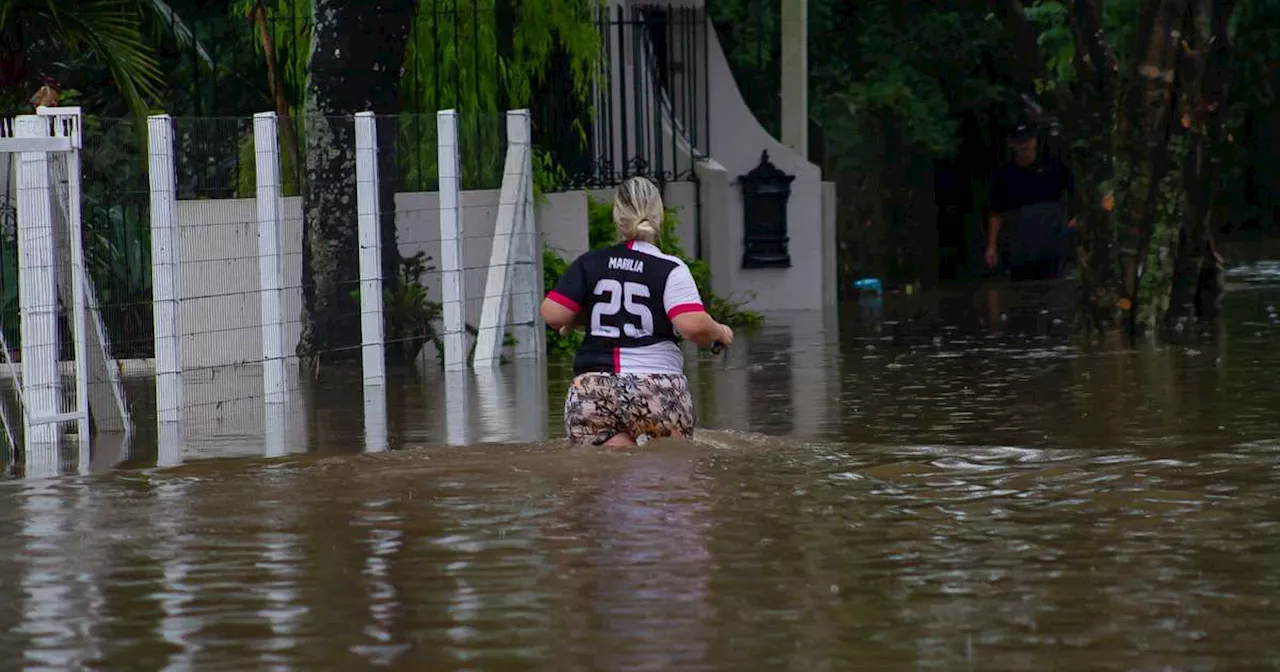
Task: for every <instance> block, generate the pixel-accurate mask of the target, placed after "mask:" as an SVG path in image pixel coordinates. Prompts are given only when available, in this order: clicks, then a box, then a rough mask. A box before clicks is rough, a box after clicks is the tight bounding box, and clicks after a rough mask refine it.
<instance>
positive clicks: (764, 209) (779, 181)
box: [738, 151, 796, 268]
mask: <svg viewBox="0 0 1280 672" xmlns="http://www.w3.org/2000/svg"><path fill="white" fill-rule="evenodd" d="M795 179H796V176H795V175H788V174H786V173H784V172H782V171H781V170H778V167H777V166H775V165H773V164H772V163H770V162H769V152H768V151H763V152H761V153H760V165H758V166H756V167H755V168H753V169H752V170H751V172H749V173H747V174H746V175H739V176H738V185H739V186H740V187H742V231H743V252H742V267H743V268H790V267H791V254H790V253H788V252H787V242H788V241H789V240H790V238H788V237H787V201H789V200H790V199H791V182H792V181H794V180H795Z"/></svg>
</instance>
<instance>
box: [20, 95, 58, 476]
mask: <svg viewBox="0 0 1280 672" xmlns="http://www.w3.org/2000/svg"><path fill="white" fill-rule="evenodd" d="M47 124H48V122H47V121H46V120H44V119H41V118H40V117H38V116H35V115H23V116H20V117H18V118H17V120H16V123H15V129H14V130H15V132H16V133H15V134H16V136H17V137H19V138H44V137H49V133H48V127H47ZM57 253H58V247H57V238H56V236H55V235H54V229H53V201H52V200H51V192H50V185H49V155H48V153H46V152H43V151H37V152H23V153H22V154H21V155H20V156H19V159H18V286H19V296H18V303H19V310H20V315H21V319H20V323H21V334H22V395H23V401H24V402H25V403H26V420H25V422H26V442H27V446H28V448H32V447H34V446H37V445H41V444H52V443H54V442H56V441H57V437H58V426H57V424H56V423H50V422H48V421H47V420H46V421H42V420H43V419H46V418H50V417H52V416H55V415H58V414H59V412H60V410H61V399H62V381H61V377H60V374H59V372H58V350H59V348H58V341H59V338H58V296H57V286H58V268H57V258H58V256H57ZM33 420H34V421H36V422H32V421H33ZM33 452H39V451H32V450H28V451H27V453H28V455H27V459H28V461H30V460H31V459H32V455H31V454H32V453H33Z"/></svg>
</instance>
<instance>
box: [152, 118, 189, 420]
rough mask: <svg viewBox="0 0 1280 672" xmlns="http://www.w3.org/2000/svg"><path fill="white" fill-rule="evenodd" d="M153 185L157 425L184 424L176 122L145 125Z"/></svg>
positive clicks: (156, 120)
mask: <svg viewBox="0 0 1280 672" xmlns="http://www.w3.org/2000/svg"><path fill="white" fill-rule="evenodd" d="M147 136H148V137H147V155H148V171H147V172H148V174H149V178H150V181H151V301H152V304H153V307H152V323H153V324H154V326H155V338H156V346H155V347H156V421H157V422H159V423H160V424H162V425H163V424H166V423H171V422H178V421H179V420H181V419H182V339H181V338H179V333H180V332H179V331H178V218H177V207H178V196H177V189H176V182H177V178H176V176H175V167H174V161H173V120H172V119H170V118H169V115H167V114H159V115H155V116H152V117H149V118H148V119H147Z"/></svg>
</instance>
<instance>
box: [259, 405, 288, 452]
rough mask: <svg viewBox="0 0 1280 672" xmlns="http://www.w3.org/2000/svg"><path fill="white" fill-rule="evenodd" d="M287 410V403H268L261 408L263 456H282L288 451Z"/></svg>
mask: <svg viewBox="0 0 1280 672" xmlns="http://www.w3.org/2000/svg"><path fill="white" fill-rule="evenodd" d="M288 411H289V404H288V403H280V404H271V403H269V404H267V405H266V407H265V408H263V416H262V438H263V441H262V442H263V444H264V445H263V447H264V450H263V457H283V456H284V455H287V454H288V453H289V432H288V428H289V419H288V416H287V415H286V414H287V413H288Z"/></svg>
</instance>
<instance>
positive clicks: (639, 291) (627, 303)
mask: <svg viewBox="0 0 1280 672" xmlns="http://www.w3.org/2000/svg"><path fill="white" fill-rule="evenodd" d="M592 294H595V295H596V296H604V297H607V299H606V300H605V301H601V302H598V303H596V305H595V307H594V308H592V309H591V334H592V335H593V336H601V337H603V338H617V337H618V336H619V334H620V332H619V330H618V328H617V327H615V326H612V325H608V324H601V322H600V318H602V317H604V316H605V315H617V314H618V313H619V312H621V311H626V317H625V318H624V319H625V321H624V322H623V323H622V331H623V332H626V334H627V336H628V337H629V338H640V337H643V336H648V335H649V334H652V333H653V313H652V312H651V311H650V310H649V307H648V306H646V305H644V304H642V303H637V302H636V300H635V299H636V297H641V298H645V299H647V298H649V288H648V287H647V286H645V285H643V284H640V283H638V282H619V281H617V280H613V279H611V278H602V279H601V280H600V282H597V283H596V288H595V290H593V291H592ZM631 318H636V319H639V320H640V327H639V328H638V329H637V328H636V325H635V324H633V323H632V322H633V321H632V319H631Z"/></svg>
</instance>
